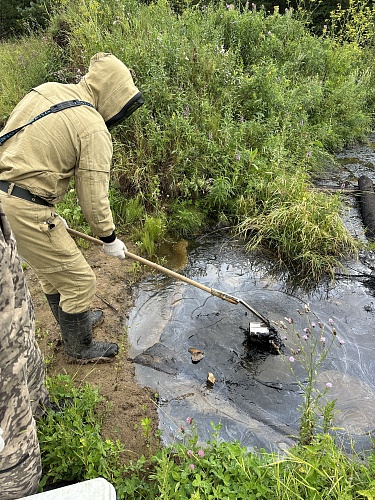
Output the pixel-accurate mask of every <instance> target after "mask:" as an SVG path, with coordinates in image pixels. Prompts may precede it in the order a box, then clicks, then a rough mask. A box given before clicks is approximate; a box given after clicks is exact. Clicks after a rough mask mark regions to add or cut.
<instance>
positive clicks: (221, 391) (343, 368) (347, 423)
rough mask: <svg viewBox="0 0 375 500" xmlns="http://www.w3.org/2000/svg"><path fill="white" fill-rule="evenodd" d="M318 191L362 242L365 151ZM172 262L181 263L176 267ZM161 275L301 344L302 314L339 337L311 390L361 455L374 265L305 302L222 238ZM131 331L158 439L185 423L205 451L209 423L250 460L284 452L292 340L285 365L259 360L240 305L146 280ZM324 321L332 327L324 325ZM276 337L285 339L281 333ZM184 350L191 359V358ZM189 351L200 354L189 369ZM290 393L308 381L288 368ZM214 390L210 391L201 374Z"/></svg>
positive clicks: (374, 377) (291, 428)
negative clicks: (262, 319) (332, 407)
mask: <svg viewBox="0 0 375 500" xmlns="http://www.w3.org/2000/svg"><path fill="white" fill-rule="evenodd" d="M338 160H339V162H340V165H341V167H340V168H337V169H335V170H334V171H332V172H331V174H330V175H329V177H327V179H324V180H321V182H320V183H319V185H320V186H325V187H327V186H330V187H333V188H335V187H340V186H343V185H345V188H346V189H348V188H349V189H351V191H350V192H349V193H348V194H347V195H345V196H344V198H343V200H344V203H345V205H346V210H345V213H344V214H343V217H344V220H345V223H346V225H347V227H348V229H349V231H350V232H351V233H352V234H353V235H355V236H356V237H357V238H359V239H361V240H363V241H364V240H365V234H364V228H363V224H362V221H361V217H360V213H359V204H358V193H356V192H355V189H356V188H357V187H358V184H357V179H358V177H359V176H360V175H367V176H368V177H370V178H373V176H374V165H375V152H374V148H373V144H369V145H367V146H361V147H358V146H357V147H355V148H352V149H346V150H345V151H343V152H342V153H340V155H338ZM177 257H178V256H177ZM169 266H172V267H174V268H175V269H180V268H181V267H183V268H182V269H180V270H179V272H181V273H183V274H184V275H185V276H188V277H189V278H191V279H193V280H195V281H198V282H199V283H202V284H204V285H206V286H208V287H212V288H215V289H218V290H221V291H224V292H226V293H228V294H231V295H234V296H235V297H238V298H240V299H242V300H244V301H245V302H246V303H248V304H250V305H251V306H252V307H254V308H255V309H256V310H257V311H259V312H260V313H261V314H262V315H264V316H266V317H267V318H268V319H269V320H270V321H271V322H276V323H278V322H279V321H280V320H282V321H284V322H285V318H290V317H292V318H293V319H294V322H295V329H296V330H299V331H300V332H302V334H303V330H304V328H306V327H307V326H308V325H307V324H306V317H305V316H304V315H300V314H298V312H297V310H298V309H300V310H304V305H305V304H307V303H308V304H309V306H310V309H311V313H310V320H311V321H313V322H314V323H316V324H318V322H319V321H320V322H321V323H322V325H323V326H324V329H325V331H326V332H327V335H331V332H332V321H333V325H334V328H335V329H336V331H337V335H336V338H337V341H336V340H335V342H334V344H333V347H332V349H331V351H330V353H329V356H328V358H327V359H326V361H325V362H324V365H323V366H322V368H321V369H320V371H319V374H318V379H317V384H318V387H319V388H320V389H321V390H322V391H324V389H325V387H326V383H327V382H328V383H329V384H332V387H331V388H330V389H329V392H328V394H329V397H330V398H332V399H337V402H336V409H337V410H339V413H338V414H337V415H336V426H337V427H339V428H340V430H339V431H337V436H338V438H342V439H343V440H344V442H345V443H346V446H347V447H348V448H350V446H352V443H353V442H354V443H355V447H356V448H357V450H358V451H366V450H368V449H369V448H370V446H371V438H372V437H374V433H375V359H374V349H375V326H374V320H375V298H374V293H375V255H374V254H373V253H372V252H363V253H362V254H361V256H360V259H359V261H358V262H354V261H353V262H346V263H345V266H346V272H347V273H349V274H350V275H351V276H350V277H346V276H345V273H341V275H339V276H338V277H337V279H336V281H335V283H334V284H332V283H329V284H324V285H321V286H320V287H319V288H318V289H315V290H314V292H310V293H307V292H303V291H298V290H297V291H296V290H294V291H290V290H288V287H287V285H286V283H285V281H284V280H283V279H282V278H281V277H279V278H275V277H270V276H269V274H268V272H267V267H268V266H267V263H264V262H263V263H260V262H259V261H255V259H252V257H251V256H250V255H248V254H245V253H244V252H243V250H242V248H241V245H240V244H239V243H238V242H236V241H234V240H231V239H229V238H228V237H226V236H225V234H223V233H216V234H212V235H209V236H207V237H205V238H204V239H202V240H201V241H195V242H189V245H188V251H187V261H186V262H184V263H183V264H181V263H178V262H175V263H173V260H171V261H170V263H169ZM134 300H135V306H134V308H133V310H132V312H131V314H130V317H129V320H128V327H129V341H130V343H131V348H130V356H131V357H132V358H134V359H135V361H136V375H137V379H138V381H139V383H140V384H142V385H145V386H149V387H151V388H152V390H153V391H155V393H157V394H158V397H159V417H160V429H161V430H162V436H163V440H164V442H172V441H173V440H174V439H178V438H180V437H181V432H180V427H181V425H183V426H186V424H185V421H186V418H187V417H192V418H194V421H195V423H196V425H197V429H198V433H199V437H200V438H201V439H202V440H207V439H209V437H210V435H211V434H212V428H211V425H210V424H211V422H213V423H215V424H217V423H221V424H222V429H221V432H220V436H221V438H222V439H224V440H239V441H240V442H241V443H242V444H243V445H244V446H247V447H248V448H249V449H252V448H254V447H256V448H265V449H268V450H270V449H283V448H285V446H289V445H290V444H291V443H292V442H293V435H296V432H297V430H298V420H299V416H300V413H299V411H298V406H299V404H300V403H301V390H300V387H299V385H298V383H297V380H296V378H295V376H293V374H292V373H291V370H290V366H289V364H288V362H287V361H288V358H289V355H290V350H289V349H290V347H291V346H290V345H289V346H288V343H289V342H290V339H286V344H287V346H288V348H287V349H286V350H285V353H284V354H280V355H272V354H265V355H259V353H258V352H253V351H252V349H251V346H250V348H249V344H248V342H247V341H246V339H247V332H248V330H249V325H250V322H254V321H257V318H256V317H255V316H254V315H253V314H252V313H251V312H250V311H248V310H247V309H246V307H244V306H243V305H241V304H237V305H236V304H230V303H228V302H226V301H224V300H221V299H219V298H217V297H214V296H211V295H210V294H208V293H205V292H204V291H202V290H200V289H198V288H196V287H194V286H192V285H188V284H185V283H183V282H181V281H176V280H174V279H172V278H170V277H166V276H161V275H158V276H156V275H155V276H153V277H151V278H149V279H148V280H147V281H144V282H143V283H141V284H140V286H139V287H138V289H137V291H136V295H135V297H134ZM330 320H331V321H330ZM279 332H280V336H281V337H282V336H283V335H284V332H283V331H282V329H281V330H280V329H279ZM339 340H341V343H340V342H339ZM189 349H190V351H189ZM191 349H197V350H198V351H200V352H201V353H203V354H201V356H200V357H201V359H200V360H199V361H198V362H193V361H192V353H191ZM293 367H294V369H295V374H296V375H297V378H298V380H299V381H302V382H303V381H304V378H305V373H304V371H303V370H302V369H301V368H300V367H299V365H298V363H295V365H294V366H293ZM209 373H210V374H212V375H213V376H214V378H215V381H214V384H213V385H212V384H208V383H207V376H208V374H209Z"/></svg>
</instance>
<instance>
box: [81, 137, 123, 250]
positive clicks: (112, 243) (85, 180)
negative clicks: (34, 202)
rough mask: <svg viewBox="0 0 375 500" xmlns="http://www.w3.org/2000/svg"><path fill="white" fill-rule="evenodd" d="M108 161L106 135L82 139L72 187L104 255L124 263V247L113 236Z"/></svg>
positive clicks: (108, 148) (110, 156)
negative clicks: (99, 240) (74, 187)
mask: <svg viewBox="0 0 375 500" xmlns="http://www.w3.org/2000/svg"><path fill="white" fill-rule="evenodd" d="M111 161H112V142H111V137H110V135H109V133H107V132H104V131H100V132H96V133H93V134H91V135H90V136H88V137H87V138H84V139H83V140H82V143H81V157H80V160H79V166H78V168H77V170H76V174H75V184H76V190H77V196H78V200H79V203H80V206H81V208H82V212H83V214H84V216H85V218H86V220H87V222H88V224H89V226H90V228H91V230H92V232H93V233H94V234H95V235H96V236H98V237H99V238H100V239H101V240H102V241H103V250H104V252H105V253H106V254H107V255H109V256H112V257H118V258H119V259H124V258H125V253H124V252H125V251H126V246H125V244H124V243H123V242H122V241H121V240H119V239H118V238H117V236H116V233H115V225H114V223H113V217H112V211H111V208H110V204H109V198H108V191H109V178H110V167H111Z"/></svg>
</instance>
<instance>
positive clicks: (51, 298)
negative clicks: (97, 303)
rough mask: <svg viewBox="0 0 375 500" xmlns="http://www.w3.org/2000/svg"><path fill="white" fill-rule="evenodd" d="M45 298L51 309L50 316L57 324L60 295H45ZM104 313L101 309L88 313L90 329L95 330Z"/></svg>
mask: <svg viewBox="0 0 375 500" xmlns="http://www.w3.org/2000/svg"><path fill="white" fill-rule="evenodd" d="M45 295H46V297H47V301H48V304H49V306H50V308H51V311H52V314H53V315H54V317H55V320H56V321H57V322H58V323H59V304H60V294H59V293H54V294H47V293H46V294H45ZM103 319H104V313H103V311H102V310H101V309H97V310H96V311H90V321H91V327H92V328H95V327H96V326H98V325H100V324H101V323H102V322H103Z"/></svg>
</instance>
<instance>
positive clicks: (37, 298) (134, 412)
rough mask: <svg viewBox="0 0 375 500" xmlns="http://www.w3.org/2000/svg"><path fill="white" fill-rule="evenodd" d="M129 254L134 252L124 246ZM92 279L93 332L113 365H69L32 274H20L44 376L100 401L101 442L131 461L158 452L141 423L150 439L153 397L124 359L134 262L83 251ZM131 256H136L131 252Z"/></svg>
mask: <svg viewBox="0 0 375 500" xmlns="http://www.w3.org/2000/svg"><path fill="white" fill-rule="evenodd" d="M129 251H132V252H133V251H134V249H132V248H131V245H129ZM82 253H83V254H84V255H85V257H86V259H87V261H88V263H89V264H90V265H91V267H92V269H93V270H94V272H95V274H96V277H97V295H96V296H95V300H94V302H93V304H92V307H93V309H95V308H100V309H102V310H103V311H104V314H105V319H104V322H103V323H102V324H101V325H100V326H98V327H96V328H95V329H94V337H95V338H97V339H98V340H107V341H112V342H116V343H117V344H119V346H120V353H119V355H118V356H117V357H116V360H115V361H113V362H112V363H105V364H87V365H77V364H70V363H69V362H68V359H67V358H66V356H65V355H64V353H63V348H62V345H61V335H60V329H59V326H58V324H57V322H56V321H55V319H54V317H53V315H52V312H51V310H50V308H49V306H48V303H47V300H46V298H45V296H44V294H43V292H42V289H41V286H40V284H39V282H38V280H37V278H36V276H35V274H34V272H33V271H32V270H31V269H26V270H25V275H26V279H27V283H28V286H29V290H30V293H31V296H32V299H33V303H34V307H35V315H36V336H37V340H38V344H39V346H40V348H41V350H42V352H43V354H44V358H45V362H46V372H47V375H50V376H54V375H56V374H58V373H62V374H69V375H71V376H72V377H74V380H75V382H76V383H77V385H79V384H85V383H86V382H88V383H90V384H91V385H93V386H94V387H97V388H98V391H99V394H101V395H102V396H103V397H104V402H103V409H104V410H105V420H104V429H103V431H104V432H103V434H104V437H105V438H109V439H112V440H116V439H119V440H120V441H121V442H122V443H123V444H124V445H125V447H126V450H127V451H126V454H125V460H132V461H133V462H134V461H136V460H137V459H138V458H139V457H140V456H141V455H142V454H145V455H147V454H149V453H151V452H152V451H153V450H155V449H156V447H157V446H158V441H157V439H156V438H151V441H150V436H145V433H144V429H143V427H142V425H141V422H142V419H145V418H149V419H150V420H151V422H152V424H151V428H152V430H153V432H152V433H151V434H152V435H155V431H156V430H157V427H158V414H157V409H156V402H155V399H154V394H153V392H152V391H151V390H150V389H148V388H143V387H140V386H139V385H138V384H137V383H136V381H135V378H134V374H135V370H134V364H133V363H132V361H131V360H129V359H128V343H127V335H126V329H125V327H124V322H125V318H126V315H127V314H128V312H129V310H130V308H131V306H132V297H131V284H132V283H134V281H135V274H134V270H133V261H130V260H129V259H125V261H120V260H119V259H116V258H108V257H106V256H105V255H104V254H103V252H102V251H101V250H100V249H98V247H96V246H93V247H91V248H89V249H87V250H82ZM135 253H136V252H135Z"/></svg>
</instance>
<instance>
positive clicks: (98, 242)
mask: <svg viewBox="0 0 375 500" xmlns="http://www.w3.org/2000/svg"><path fill="white" fill-rule="evenodd" d="M67 230H68V233H69V234H71V235H72V236H76V237H78V238H82V239H84V240H87V241H90V242H91V243H94V244H95V245H103V242H102V241H101V240H99V239H97V238H93V237H92V236H89V235H88V234H84V233H81V232H79V231H76V230H75V229H70V228H67ZM124 253H125V255H126V257H129V258H130V259H133V260H136V261H138V262H140V263H141V264H144V265H146V266H149V267H153V268H154V269H157V270H158V271H160V272H162V273H164V274H167V275H168V276H172V277H173V278H176V279H178V280H180V281H184V282H185V283H188V284H189V285H193V286H195V287H197V288H200V289H201V290H204V291H205V292H208V293H210V294H211V295H214V296H215V297H219V298H220V299H223V300H226V301H227V302H231V303H232V304H238V302H239V299H237V298H236V297H233V296H232V295H228V294H227V293H225V292H221V291H220V290H215V288H210V287H208V286H206V285H202V284H201V283H198V282H197V281H194V280H191V279H190V278H187V277H186V276H183V275H182V274H178V273H176V272H175V271H172V270H171V269H168V268H166V267H163V266H161V265H159V264H156V263H155V262H152V261H151V260H147V259H144V258H143V257H140V256H139V255H136V254H134V253H131V252H129V251H128V250H125V252H124Z"/></svg>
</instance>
